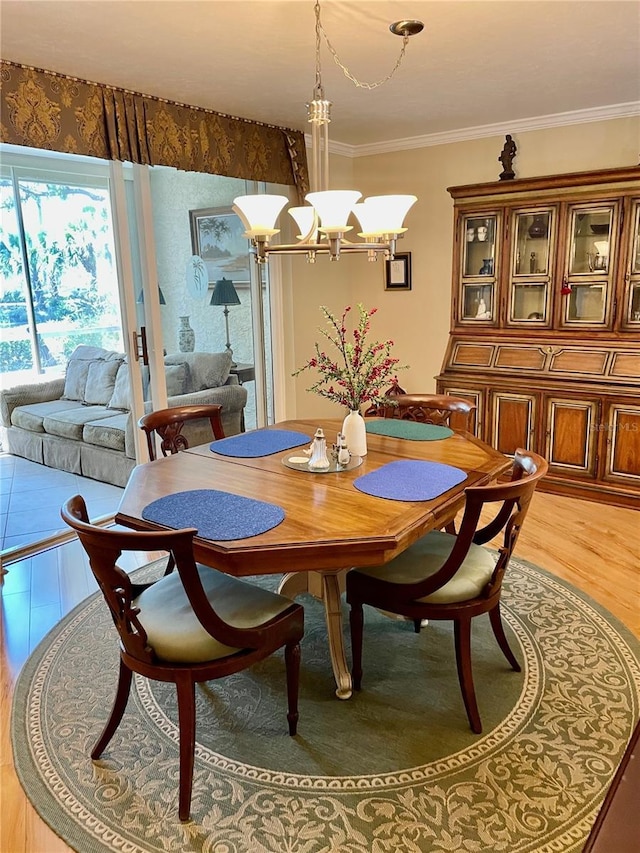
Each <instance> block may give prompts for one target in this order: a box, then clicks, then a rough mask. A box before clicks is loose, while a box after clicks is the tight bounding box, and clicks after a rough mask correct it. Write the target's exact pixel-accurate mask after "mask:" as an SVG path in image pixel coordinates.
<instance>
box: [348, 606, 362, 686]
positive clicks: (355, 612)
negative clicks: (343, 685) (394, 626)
mask: <svg viewBox="0 0 640 853" xmlns="http://www.w3.org/2000/svg"><path fill="white" fill-rule="evenodd" d="M349 627H350V629H351V659H352V661H353V663H352V669H351V678H352V681H353V689H354V690H360V685H361V684H362V631H363V627H364V615H363V613H362V603H361V602H359V601H358V602H355V603H354V604H352V605H351V610H350V611H349Z"/></svg>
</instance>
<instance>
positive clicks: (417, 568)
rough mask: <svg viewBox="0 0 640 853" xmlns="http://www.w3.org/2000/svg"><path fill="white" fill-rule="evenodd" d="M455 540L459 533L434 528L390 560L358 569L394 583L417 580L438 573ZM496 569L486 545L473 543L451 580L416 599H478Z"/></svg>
mask: <svg viewBox="0 0 640 853" xmlns="http://www.w3.org/2000/svg"><path fill="white" fill-rule="evenodd" d="M455 543H456V537H455V536H452V535H451V534H449V533H444V531H441V530H434V531H432V532H431V533H427V535H426V536H423V537H422V538H421V539H418V541H417V542H415V543H414V544H413V545H412V546H411V547H410V548H407V550H406V551H403V552H402V554H400V555H399V556H398V557H396V558H395V560H392V561H391V562H390V563H387V564H386V565H384V566H373V567H371V568H364V569H358V572H359V573H360V574H362V575H367V576H369V577H373V578H377V579H379V580H385V581H389V582H391V583H394V584H409V583H417V582H418V581H421V580H424V579H426V578H429V577H431V576H432V575H435V573H436V572H437V571H438V570H439V569H440V568H442V566H443V565H444V563H445V561H446V560H447V558H448V557H449V555H450V553H451V551H452V550H453V546H454V545H455ZM494 569H495V560H494V558H493V557H492V556H491V554H490V553H489V552H488V551H487V550H486V548H483V547H482V545H474V544H472V545H471V546H470V547H469V551H468V553H467V556H466V557H465V559H464V561H463V562H462V563H461V565H460V568H459V569H458V570H457V572H456V573H455V575H454V576H453V577H452V578H451V580H449V581H448V582H447V583H445V584H444V586H441V587H439V588H438V589H436V590H435V591H434V592H432V593H431V594H430V595H425V596H423V597H422V598H418V599H416V601H417V602H424V603H433V604H452V603H453V602H459V601H468V600H469V599H472V598H477V597H478V596H479V595H480V593H481V592H482V590H483V589H484V587H485V586H486V585H487V584H488V583H489V581H490V580H491V575H492V574H493V570H494Z"/></svg>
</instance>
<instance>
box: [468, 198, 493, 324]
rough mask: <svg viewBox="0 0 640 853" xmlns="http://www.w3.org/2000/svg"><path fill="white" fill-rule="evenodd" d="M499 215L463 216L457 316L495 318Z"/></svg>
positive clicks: (480, 319) (488, 319) (484, 319)
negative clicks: (458, 314)
mask: <svg viewBox="0 0 640 853" xmlns="http://www.w3.org/2000/svg"><path fill="white" fill-rule="evenodd" d="M497 233H498V215H497V214H488V215H486V216H485V215H475V216H466V217H464V219H463V222H462V235H463V246H462V271H461V272H462V275H461V278H462V282H461V284H462V298H461V300H460V301H461V309H460V319H461V320H463V321H471V322H482V321H485V322H487V321H489V322H493V321H495V319H496V317H495V308H494V302H495V286H496V276H497V269H496V266H497V263H496V243H497Z"/></svg>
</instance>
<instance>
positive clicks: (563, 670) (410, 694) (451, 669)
mask: <svg viewBox="0 0 640 853" xmlns="http://www.w3.org/2000/svg"><path fill="white" fill-rule="evenodd" d="M146 571H147V570H146V569H141V570H139V572H140V573H142V575H140V574H139V575H138V576H139V577H140V576H144V573H145V572H146ZM270 580H271V581H272V580H273V579H270ZM301 601H302V602H303V603H304V605H305V613H306V616H305V618H306V633H305V638H304V642H303V649H302V681H301V691H300V722H299V727H298V732H299V734H298V735H297V737H295V738H290V737H289V736H288V735H287V733H286V710H285V698H284V662H283V659H282V656H281V655H276V656H274V657H273V658H271V659H269V660H267V661H264V662H262V664H260V665H258V666H256V667H254V668H253V669H252V670H250V671H248V672H245V673H240V674H238V675H236V676H233V677H230V678H228V679H226V680H221V681H217V682H211V683H208V684H205V685H201V686H200V687H198V688H197V693H198V709H197V724H198V731H197V739H198V746H197V754H196V768H195V775H194V787H193V801H192V820H191V822H189V823H186V824H181V823H180V821H179V820H178V817H177V791H178V749H177V738H178V733H177V727H176V721H177V711H176V702H175V696H174V693H173V688H172V687H171V686H167V685H162V684H158V683H156V682H148V681H146V680H145V679H141V678H136V683H135V687H134V689H133V691H132V697H131V699H130V701H129V706H128V708H127V711H126V713H125V716H124V719H123V721H122V723H121V724H120V728H119V729H118V731H117V733H116V735H115V736H114V738H113V740H112V741H111V743H110V744H109V747H108V749H107V751H106V752H105V753H104V755H103V757H102V759H101V760H100V761H99V762H95V763H94V762H92V761H91V760H90V759H89V758H88V754H89V751H90V748H91V746H92V745H93V743H94V742H95V740H96V738H97V736H98V734H99V733H100V731H101V730H102V726H103V724H104V721H105V719H106V716H107V714H108V710H109V708H110V707H111V702H112V699H113V694H114V689H115V683H116V677H117V675H116V673H117V661H118V654H117V642H116V638H115V629H114V628H113V625H112V623H111V620H110V618H109V616H108V614H107V610H106V605H105V604H104V602H103V600H102V598H101V597H98V595H97V594H96V595H94V596H92V597H90V598H88V599H87V600H86V601H85V602H83V603H82V604H81V605H79V606H78V607H77V608H76V609H75V610H74V611H73V612H72V613H71V614H70V615H69V616H67V617H66V618H65V619H64V620H63V621H62V622H61V623H60V624H59V625H58V626H56V628H55V629H54V630H53V631H51V633H50V634H49V635H48V636H47V637H46V638H45V639H44V640H43V641H42V643H41V644H40V646H39V647H38V648H37V649H36V651H35V652H34V653H33V654H32V655H31V657H30V658H29V660H28V662H27V663H26V665H25V667H24V669H23V671H22V673H21V674H20V677H19V679H18V683H17V686H16V691H15V697H14V706H13V712H12V740H13V749H14V760H15V764H16V768H17V772H18V775H19V777H20V780H21V782H22V785H23V787H24V788H25V791H26V793H27V796H28V797H29V799H30V800H31V802H32V803H33V804H34V806H35V808H36V809H37V811H38V812H39V814H40V815H41V816H42V818H43V819H44V820H45V821H46V822H47V823H48V824H49V825H50V826H51V827H52V828H53V829H54V830H55V832H57V833H58V834H59V835H60V836H61V837H62V838H63V839H64V840H65V841H66V842H67V844H69V845H70V846H71V847H73V848H74V849H75V850H78V851H83V853H84V851H89V850H90V851H92V853H93V851H106V850H108V851H127V853H143V851H144V853H149V851H153V853H155V852H156V851H158V853H160V851H163V853H171V851H180V853H182V851H203V853H329V851H332V852H333V853H347V851H348V853H371V851H375V853H396V852H397V851H407V853H427V852H428V851H438V853H441V851H456V853H457V851H492V853H495V851H505V853H524V851H530V853H534V851H535V853H544V851H549V853H551V851H553V853H564V852H565V851H575V853H577V851H579V850H581V849H582V846H583V844H584V840H585V838H586V836H587V835H588V833H589V830H590V828H591V825H592V824H593V821H594V820H595V816H596V814H597V811H598V808H599V806H600V804H601V803H602V800H603V798H604V794H605V792H606V789H607V786H608V784H609V782H610V780H611V778H612V776H613V774H614V772H615V769H616V767H617V764H618V763H619V761H620V758H621V756H622V753H623V751H624V749H625V746H626V744H627V741H628V739H629V737H630V735H631V732H632V729H633V726H634V723H635V720H636V719H637V717H638V708H639V698H640V664H639V658H640V643H639V642H638V641H637V640H636V639H634V638H633V637H632V636H631V634H630V633H629V632H628V631H627V630H626V629H625V628H624V627H623V626H621V625H620V623H618V622H617V621H616V620H615V619H614V618H613V617H612V616H611V615H610V614H608V613H606V612H605V611H603V610H602V609H601V608H600V607H599V606H598V605H596V604H595V603H594V602H593V601H591V600H589V599H588V598H587V597H586V596H584V595H582V594H581V593H579V592H577V591H576V590H575V589H574V588H572V587H569V586H567V585H566V584H564V583H562V582H560V581H558V580H557V579H555V578H554V577H552V576H550V575H548V574H547V573H546V572H543V571H542V570H540V569H537V568H536V567H534V566H531V565H529V564H527V563H525V562H523V561H521V560H513V561H512V564H511V568H510V570H509V572H508V574H507V582H506V589H505V592H504V596H503V601H504V617H505V622H506V624H507V630H508V633H509V636H510V639H511V642H512V646H513V648H514V649H515V650H516V654H517V655H518V657H519V659H520V660H521V661H522V662H523V663H524V666H523V672H522V673H514V672H512V671H511V670H510V669H509V667H508V665H507V664H506V661H505V660H504V658H503V657H502V654H501V652H500V651H499V649H498V647H497V645H496V644H495V641H494V640H493V636H492V635H491V631H490V628H489V622H488V618H486V617H479V618H478V619H476V620H475V622H474V635H473V644H474V674H475V680H476V686H477V694H478V704H479V708H480V713H481V715H482V719H483V724H484V734H483V735H479V736H478V735H473V734H472V733H471V732H470V731H469V728H468V724H467V719H466V715H465V712H464V707H463V704H462V699H461V696H460V692H459V688H458V682H457V677H456V672H455V662H454V654H453V639H452V631H451V628H450V626H448V625H446V624H444V623H434V624H432V625H430V626H428V627H427V628H426V629H423V631H422V632H421V633H420V635H416V634H414V633H413V626H412V625H411V624H409V623H404V622H397V621H393V620H391V619H388V618H386V617H385V616H383V615H382V614H379V613H377V612H374V611H369V610H367V611H366V613H365V648H364V661H363V668H364V678H363V689H362V691H361V692H360V693H358V694H356V695H354V697H353V698H352V699H350V700H349V701H346V702H341V701H340V700H338V699H336V698H335V696H334V687H335V685H334V684H333V681H332V677H331V667H330V664H329V661H328V654H327V648H326V633H325V627H324V623H323V612H322V609H321V607H320V605H319V604H318V603H317V602H316V601H314V600H312V599H311V598H303V599H301ZM345 611H346V608H345ZM345 615H346V613H345Z"/></svg>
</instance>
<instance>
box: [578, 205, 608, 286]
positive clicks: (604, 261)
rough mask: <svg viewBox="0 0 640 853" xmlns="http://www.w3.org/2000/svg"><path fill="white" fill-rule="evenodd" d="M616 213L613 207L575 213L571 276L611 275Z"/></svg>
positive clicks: (581, 210) (579, 210) (582, 209)
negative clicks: (610, 265)
mask: <svg viewBox="0 0 640 853" xmlns="http://www.w3.org/2000/svg"><path fill="white" fill-rule="evenodd" d="M613 213H614V209H613V207H594V208H579V209H574V210H572V212H571V247H570V255H569V270H568V272H569V275H570V276H572V275H592V274H593V273H595V274H597V275H606V274H607V273H608V271H609V256H610V248H611V246H610V235H611V234H612V225H613Z"/></svg>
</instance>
